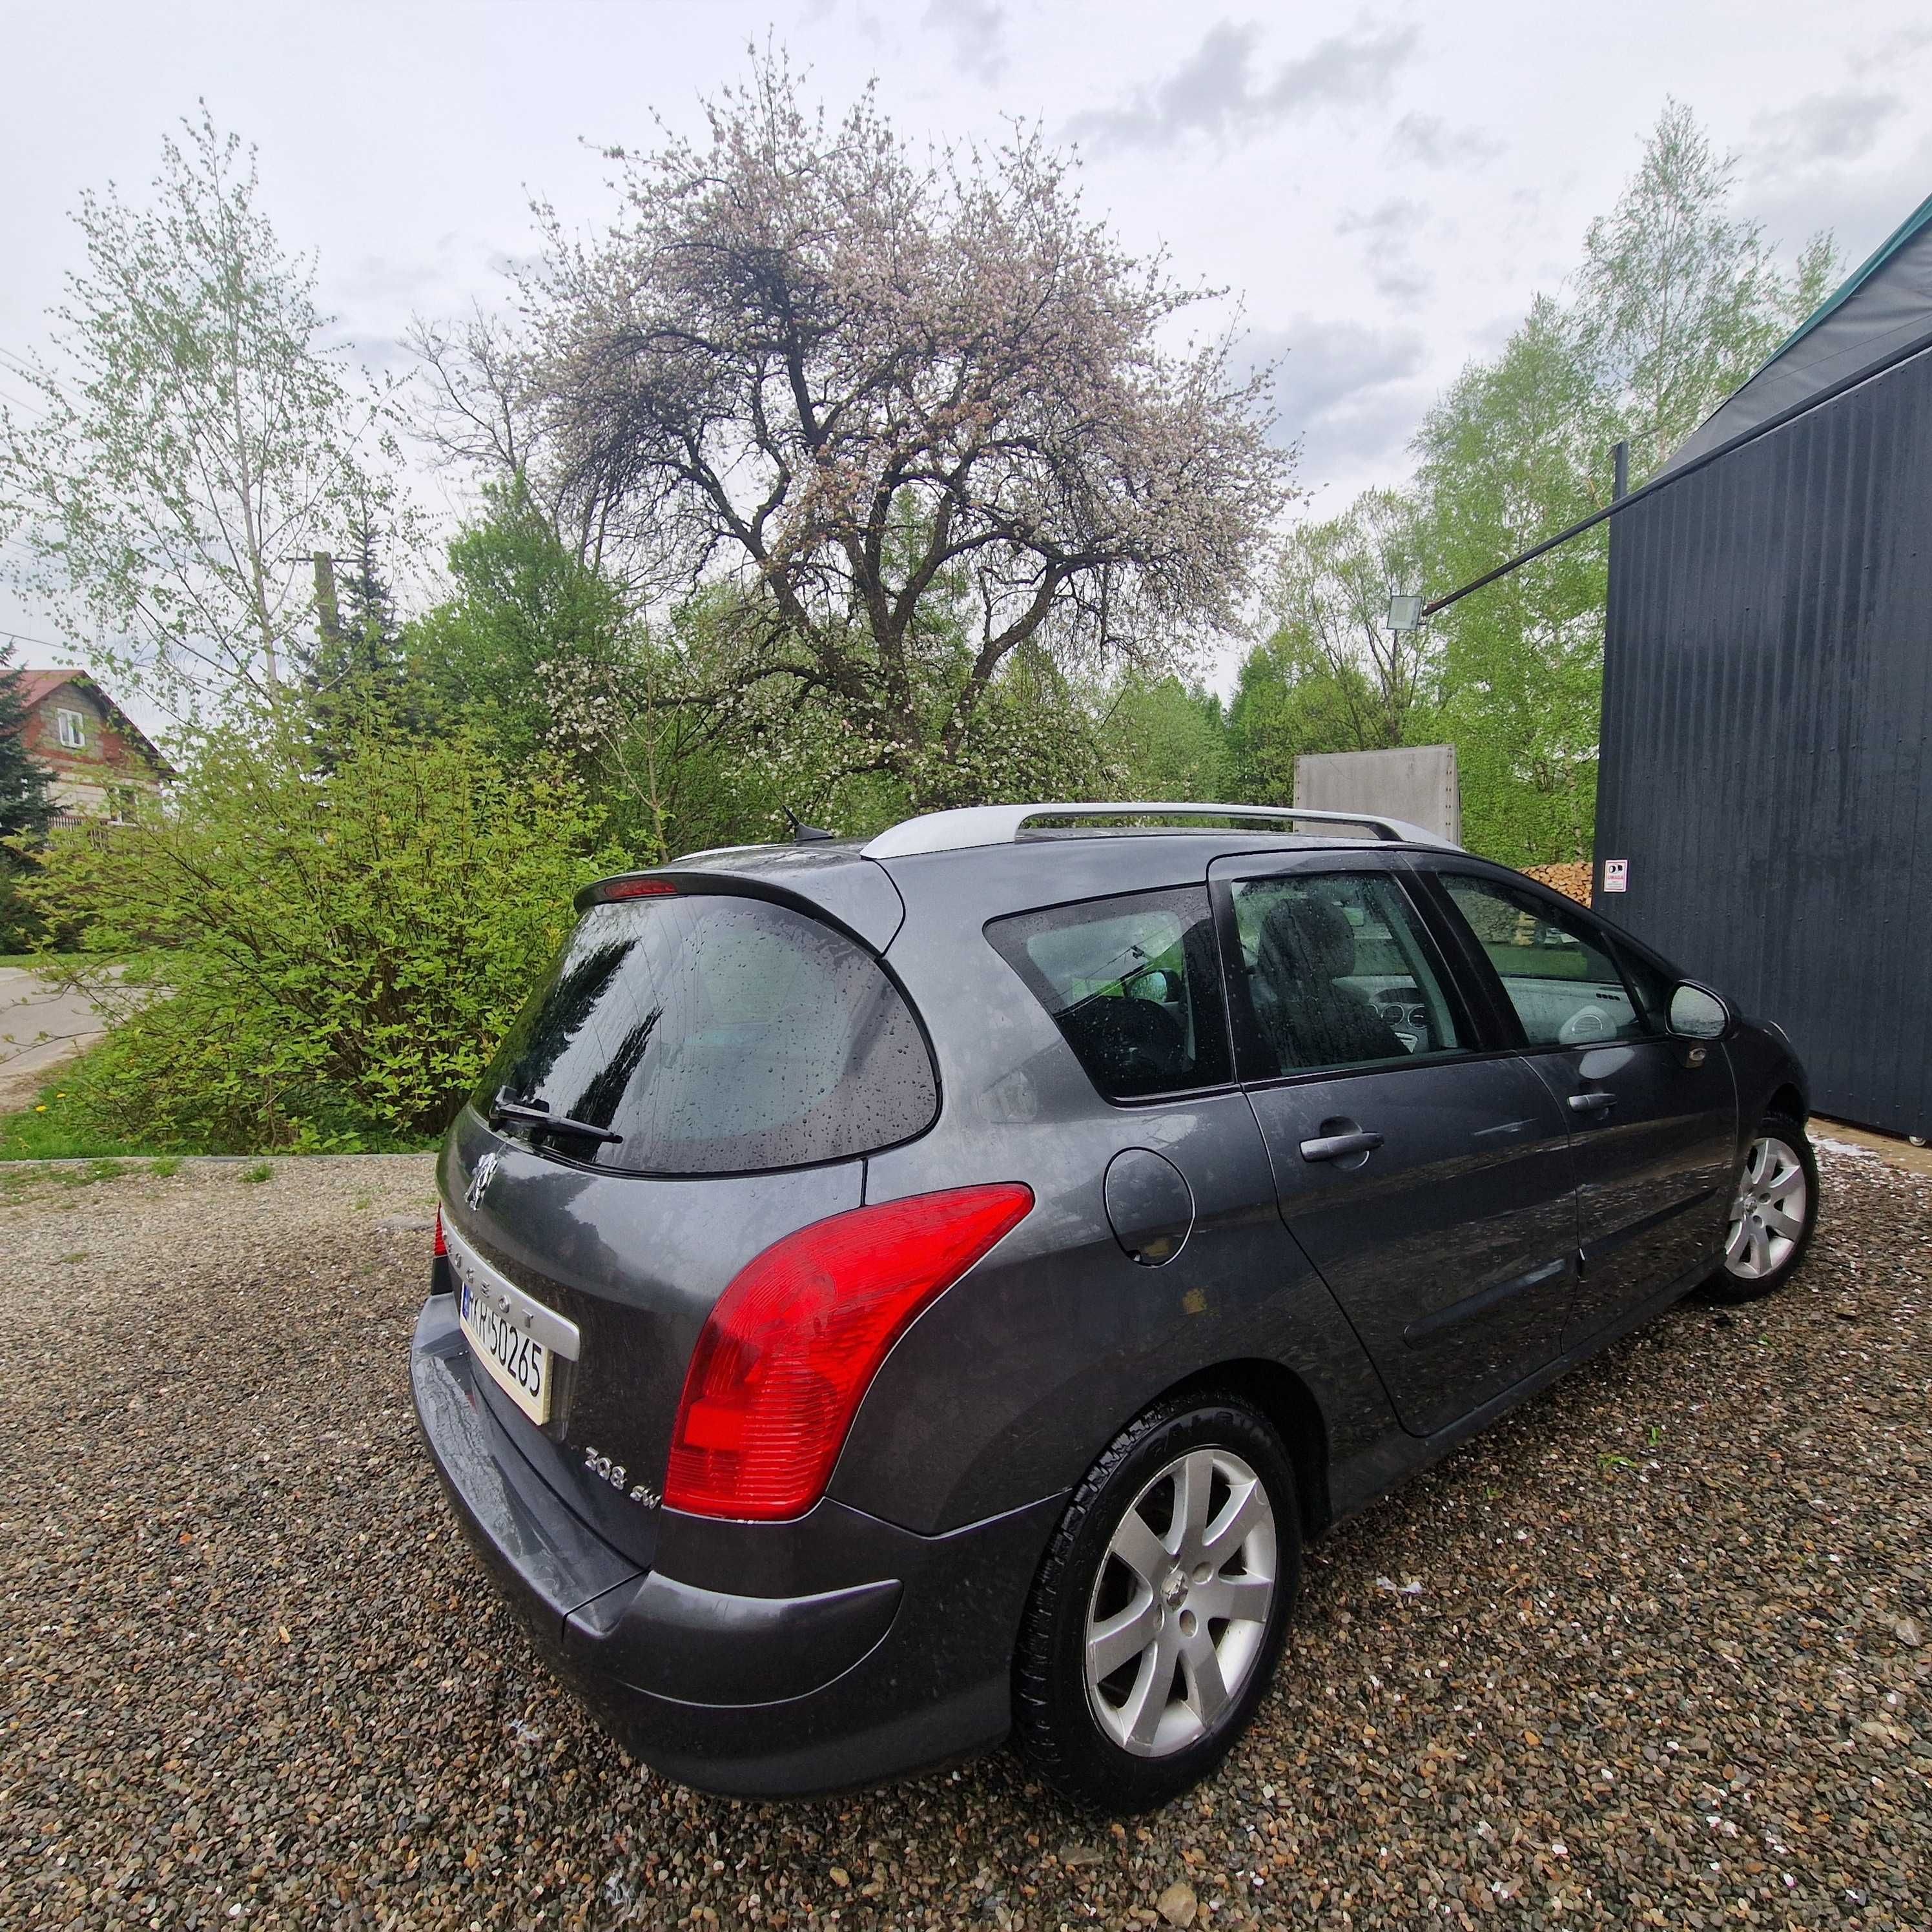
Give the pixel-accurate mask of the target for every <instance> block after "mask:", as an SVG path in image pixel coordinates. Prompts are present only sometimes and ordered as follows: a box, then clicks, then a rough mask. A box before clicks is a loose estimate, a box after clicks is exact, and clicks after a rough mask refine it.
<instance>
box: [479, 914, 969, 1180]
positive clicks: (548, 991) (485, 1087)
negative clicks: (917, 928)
mask: <svg viewBox="0 0 1932 1932" xmlns="http://www.w3.org/2000/svg"><path fill="white" fill-rule="evenodd" d="M499 1093H500V1094H502V1095H503V1096H504V1097H505V1098H506V1099H508V1100H515V1101H519V1102H522V1103H526V1104H531V1103H535V1104H540V1105H541V1106H544V1107H545V1108H547V1109H548V1111H549V1112H550V1113H551V1114H553V1115H567V1116H568V1117H569V1118H571V1119H572V1120H576V1121H584V1122H587V1123H588V1124H590V1125H591V1126H592V1127H604V1128H608V1129H610V1130H611V1131H612V1132H613V1133H618V1134H621V1135H622V1136H623V1138H622V1140H621V1141H617V1142H607V1143H604V1144H601V1145H600V1144H598V1143H596V1142H593V1141H592V1140H591V1139H589V1138H588V1137H586V1136H580V1135H572V1134H571V1133H568V1132H560V1133H541V1134H539V1135H538V1136H537V1141H538V1145H540V1146H541V1148H543V1149H544V1151H547V1152H550V1153H555V1154H561V1155H563V1156H565V1157H568V1158H569V1159H571V1160H579V1161H586V1162H589V1163H591V1164H592V1165H594V1166H598V1167H601V1168H610V1169H619V1170H622V1171H624V1172H631V1173H649V1174H741V1173H745V1172H752V1171H755V1170H759V1169H771V1168H781V1167H802V1166H807V1165H808V1164H810V1163H812V1162H814V1161H824V1160H841V1159H844V1158H846V1157H849V1156H850V1155H853V1154H868V1153H871V1152H872V1151H874V1150H876V1149H877V1148H883V1147H889V1146H891V1145H893V1144H894V1143H895V1142H898V1141H902V1140H906V1139H910V1137H911V1136H913V1135H914V1134H916V1133H922V1132H923V1131H924V1130H925V1129H926V1128H927V1127H929V1126H930V1125H931V1124H932V1120H933V1118H934V1116H935V1114H936V1113H937V1112H938V1106H939V1095H938V1085H937V1082H936V1081H935V1077H934V1074H933V1069H932V1056H931V1055H930V1053H929V1052H928V1050H927V1048H926V1041H925V1040H924V1038H923V1037H922V1035H921V1034H920V1032H919V1026H918V1024H917V1022H916V1021H915V1020H914V1019H913V1016H912V1014H911V1013H910V1010H908V1009H907V1006H906V1003H905V1001H904V998H902V997H901V995H900V994H899V992H898V989H897V988H896V987H895V986H893V984H892V982H891V980H889V979H887V978H886V975H885V974H884V972H883V971H882V970H881V969H880V966H879V965H878V962H877V961H876V960H875V959H873V958H872V957H871V956H870V955H869V954H868V953H866V952H865V950H863V949H862V947H859V946H857V945H856V944H853V941H850V940H849V939H847V938H845V937H844V935H842V934H840V933H838V932H834V931H832V929H831V928H830V927H829V926H824V925H821V924H820V922H818V921H817V919H810V918H808V917H806V916H805V914H803V913H798V912H794V911H793V910H790V908H789V907H785V906H781V905H774V904H771V903H770V902H769V901H766V900H763V899H754V898H738V897H735V896H726V895H716V894H703V895H689V896H686V895H679V896H677V897H675V898H649V899H638V900H632V901H628V902H623V903H618V904H609V905H599V906H593V907H592V908H591V909H590V910H589V912H587V913H586V914H585V915H584V916H583V922H582V923H581V924H580V925H579V926H578V927H577V930H576V931H575V932H574V933H573V934H572V935H571V938H570V942H569V944H568V945H567V946H566V947H565V949H564V952H563V956H562V959H559V961H558V962H557V964H556V968H555V970H554V971H553V972H552V973H551V974H550V978H549V979H548V980H547V982H546V983H544V985H543V986H541V987H540V988H539V989H538V991H537V992H536V993H535V995H534V996H533V997H532V999H531V1000H530V1002H529V1004H528V1005H527V1006H526V1007H524V1009H523V1011H522V1013H520V1014H519V1015H518V1016H517V1020H516V1023H515V1024H514V1025H513V1026H512V1027H511V1029H510V1032H509V1034H508V1037H507V1038H506V1039H505V1040H504V1042H503V1044H502V1047H501V1048H500V1049H499V1050H498V1052H497V1054H496V1058H495V1059H494V1060H493V1061H492V1062H491V1063H490V1068H489V1070H488V1072H487V1073H485V1074H484V1076H483V1079H482V1082H481V1085H479V1086H478V1088H477V1091H476V1097H475V1104H476V1106H477V1109H478V1111H479V1112H484V1113H487V1112H488V1111H489V1109H490V1105H491V1103H492V1102H493V1100H494V1099H495V1098H496V1096H497V1095H498V1094H499ZM514 1131H518V1132H521V1131H526V1130H523V1129H516V1130H514Z"/></svg>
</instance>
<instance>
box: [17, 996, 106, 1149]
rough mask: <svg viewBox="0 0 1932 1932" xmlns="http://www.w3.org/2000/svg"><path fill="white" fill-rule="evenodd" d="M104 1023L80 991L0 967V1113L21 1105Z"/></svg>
mask: <svg viewBox="0 0 1932 1932" xmlns="http://www.w3.org/2000/svg"><path fill="white" fill-rule="evenodd" d="M105 1024H106V1022H105V1020H104V1017H103V1016H102V1015H101V1013H100V1012H99V1010H98V1009H97V1008H96V1007H95V1005H94V1003H93V1002H92V1001H91V1000H89V999H88V998H87V997H86V995H84V994H81V993H78V992H73V991H72V990H71V989H68V988H65V987H63V986H62V985H61V984H60V983H59V982H58V980H53V979H51V978H49V977H45V976H43V975H42V974H37V973H30V972H28V971H26V970H25V969H24V968H20V967H18V966H0V1114H9V1113H13V1112H17V1111H18V1110H19V1109H20V1108H22V1107H24V1106H26V1105H27V1104H28V1103H29V1102H30V1101H31V1100H32V1099H33V1097H34V1095H35V1094H37V1092H38V1091H40V1088H42V1087H43V1086H44V1085H46V1081H47V1079H48V1076H49V1075H50V1074H51V1073H52V1072H53V1070H54V1069H55V1067H58V1066H59V1065H60V1064H61V1063H62V1061H65V1060H70V1059H71V1058H73V1057H74V1055H76V1054H77V1053H80V1052H84V1051H85V1050H86V1049H87V1048H88V1047H89V1046H92V1045H93V1044H94V1043H95V1041H96V1040H98V1039H99V1038H100V1037H101V1034H102V1032H103V1031H104V1028H105Z"/></svg>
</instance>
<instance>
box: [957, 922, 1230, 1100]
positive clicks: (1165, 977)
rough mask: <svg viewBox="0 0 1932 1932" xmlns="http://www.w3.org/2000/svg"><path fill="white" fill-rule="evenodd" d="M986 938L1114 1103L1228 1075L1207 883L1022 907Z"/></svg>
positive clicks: (1216, 1082)
mask: <svg viewBox="0 0 1932 1932" xmlns="http://www.w3.org/2000/svg"><path fill="white" fill-rule="evenodd" d="M986 937H987V938H989V940H991V941H992V943H993V945H994V947H995V949H996V950H998V953H999V954H1000V956H1001V958H1002V959H1004V960H1005V961H1006V962H1007V965H1010V966H1011V967H1012V968H1013V970H1014V971H1016V973H1018V974H1019V976H1020V977H1021V979H1022V980H1024V981H1025V983H1026V985H1027V986H1028V990H1029V991H1031V993H1032V994H1033V995H1034V998H1036V999H1037V1000H1038V1001H1040V1004H1041V1005H1042V1006H1043V1007H1045V1008H1046V1010H1047V1012H1048V1013H1049V1014H1051V1015H1052V1018H1053V1022H1054V1024H1055V1025H1056V1026H1057V1027H1058V1028H1059V1029H1060V1031H1061V1033H1062V1034H1064V1036H1065V1037H1066V1040H1067V1045H1068V1046H1070V1047H1072V1048H1073V1051H1074V1053H1075V1054H1076V1056H1077V1057H1078V1058H1079V1061H1080V1064H1081V1065H1082V1067H1085V1069H1086V1070H1087V1074H1088V1078H1089V1079H1091V1080H1092V1082H1094V1085H1095V1086H1096V1087H1097V1088H1099V1089H1100V1091H1101V1092H1102V1093H1103V1094H1105V1095H1106V1097H1108V1099H1109V1100H1142V1099H1145V1098H1146V1097H1148V1096H1149V1095H1151V1094H1173V1093H1181V1092H1185V1091H1189V1090H1190V1089H1193V1088H1202V1087H1216V1086H1222V1085H1226V1083H1227V1082H1229V1080H1230V1079H1232V1077H1233V1076H1232V1073H1231V1071H1230V1068H1229V1053H1228V1022H1227V1013H1226V1007H1225V1006H1224V1005H1223V1001H1222V998H1221V971H1220V962H1219V958H1218V956H1217V953H1216V951H1215V948H1214V925H1213V921H1212V919H1211V915H1210V913H1209V911H1208V894H1207V892H1206V889H1205V888H1204V887H1202V886H1176V887H1174V888H1172V889H1169V890H1167V891H1164V892H1133V893H1130V894H1128V895H1125V896H1124V897H1122V898H1110V899H1092V900H1089V901H1088V902H1087V903H1086V904H1084V905H1072V906H1055V907H1052V908H1051V909H1049V910H1047V911H1045V912H1030V913H1020V914H1019V915H1018V916H1016V917H1014V918H1011V919H995V921H994V922H992V925H990V926H988V927H987V929H986Z"/></svg>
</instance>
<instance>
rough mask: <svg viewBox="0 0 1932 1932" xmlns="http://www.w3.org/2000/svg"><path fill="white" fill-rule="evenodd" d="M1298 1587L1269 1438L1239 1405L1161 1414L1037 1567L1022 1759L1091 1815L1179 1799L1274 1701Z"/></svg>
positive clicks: (1064, 1520) (1022, 1704) (1116, 1460)
mask: <svg viewBox="0 0 1932 1932" xmlns="http://www.w3.org/2000/svg"><path fill="white" fill-rule="evenodd" d="M1190 1558H1191V1559H1192V1561H1191V1562H1190V1561H1186V1560H1185V1559H1190ZM1300 1581H1301V1517H1300V1511H1299V1510H1298V1506H1297V1502H1296V1491H1295V1471H1294V1467H1293V1465H1292V1463H1291V1462H1290V1460H1289V1454H1288V1451H1286V1449H1285V1448H1283V1445H1282V1440H1281V1438H1280V1436H1279V1435H1277V1433H1276V1432H1275V1430H1274V1427H1272V1425H1271V1424H1269V1423H1268V1421H1267V1420H1266V1419H1265V1418H1264V1417H1262V1415H1260V1414H1259V1413H1258V1412H1256V1410H1255V1409H1253V1408H1252V1407H1250V1406H1249V1405H1248V1404H1247V1403H1245V1402H1244V1401H1242V1400H1240V1399H1239V1398H1238V1397H1233V1396H1230V1395H1217V1394H1202V1393H1199V1392H1196V1393H1195V1394H1190V1395H1187V1396H1184V1397H1175V1398H1171V1399H1169V1400H1167V1401H1165V1402H1163V1403H1158V1404H1157V1405H1156V1406H1154V1408H1153V1409H1149V1410H1148V1412H1147V1413H1146V1414H1145V1415H1142V1416H1141V1417H1139V1418H1138V1419H1137V1420H1136V1421H1134V1422H1133V1423H1130V1424H1129V1425H1128V1426H1127V1427H1126V1428H1125V1429H1124V1430H1122V1431H1121V1433H1120V1434H1119V1435H1118V1436H1116V1437H1115V1439H1114V1441H1113V1442H1112V1443H1110V1444H1109V1445H1108V1448H1107V1449H1106V1453H1105V1454H1103V1455H1102V1457H1100V1460H1099V1461H1098V1462H1097V1463H1095V1464H1094V1466H1093V1468H1092V1469H1091V1470H1089V1471H1088V1473H1087V1475H1086V1477H1085V1479H1084V1480H1083V1481H1082V1483H1081V1484H1080V1485H1079V1487H1078V1488H1077V1489H1076V1490H1075V1491H1074V1493H1073V1498H1072V1499H1071V1500H1070V1502H1069V1503H1068V1504H1067V1511H1066V1514H1064V1516H1063V1517H1061V1520H1060V1525H1059V1527H1058V1529H1056V1530H1055V1532H1054V1536H1053V1540H1052V1542H1051V1543H1050V1544H1049V1545H1048V1547H1047V1551H1046V1556H1044V1557H1043V1559H1042V1560H1041V1562H1040V1571H1039V1574H1038V1575H1037V1577H1036V1578H1035V1579H1034V1587H1033V1594H1032V1596H1031V1598H1030V1599H1029V1600H1028V1605H1027V1610H1026V1614H1025V1618H1024V1619H1022V1625H1021V1631H1020V1640H1019V1649H1018V1651H1017V1653H1016V1657H1015V1661H1014V1686H1013V1692H1014V1694H1013V1706H1014V1727H1015V1731H1016V1738H1017V1741H1018V1742H1019V1746H1020V1748H1021V1750H1022V1752H1023V1753H1024V1754H1025V1756H1026V1757H1027V1758H1028V1760H1030V1761H1031V1763H1032V1765H1033V1766H1034V1769H1037V1771H1038V1772H1039V1773H1040V1775H1041V1776H1042V1777H1043V1778H1045V1779H1046V1781H1048V1782H1049V1784H1052V1785H1053V1786H1054V1787H1055V1789H1056V1790H1058V1791H1059V1792H1060V1793H1061V1794H1062V1795H1063V1796H1065V1797H1067V1798H1069V1799H1072V1800H1073V1802H1075V1803H1076V1805H1082V1806H1084V1807H1086V1808H1089V1809H1092V1810H1096V1811H1104V1812H1110V1813H1123V1814H1131V1813H1133V1812H1137V1811H1148V1810H1151V1808H1153V1807H1154V1806H1156V1805H1161V1804H1164V1803H1165V1802H1166V1801H1167V1800H1168V1799H1170V1798H1172V1797H1174V1796H1176V1795H1177V1794H1178V1793H1181V1792H1183V1791H1184V1790H1187V1788H1188V1787H1189V1786H1190V1785H1192V1784H1196V1782H1198V1781H1199V1780H1200V1779H1201V1778H1203V1777H1205V1775H1207V1774H1208V1772H1210V1771H1211V1770H1212V1769H1214V1766H1216V1765H1217V1764H1218V1763H1220V1761H1221V1760H1222V1758H1223V1757H1225V1756H1226V1754H1227V1753H1228V1751H1229V1748H1231V1747H1232V1745H1233V1744H1234V1742H1235V1739H1238V1737H1239V1736H1241V1733H1242V1732H1243V1731H1244V1730H1245V1729H1246V1728H1247V1724H1248V1721H1249V1720H1250V1718H1252V1717H1253V1715H1254V1712H1255V1709H1256V1706H1258V1705H1259V1703H1260V1702H1261V1700H1262V1698H1263V1697H1265V1695H1266V1694H1267V1692H1268V1684H1269V1682H1270V1680H1271V1678H1272V1677H1273V1676H1274V1667H1275V1663H1276V1660H1277V1658H1278V1657H1279V1656H1280V1652H1281V1646H1282V1643H1283V1638H1284V1637H1285V1636H1286V1631H1287V1627H1288V1618H1289V1611H1290V1610H1291V1609H1292V1607H1293V1604H1294V1601H1295V1592H1296V1589H1297V1587H1298V1584H1299V1583H1300ZM1217 1613H1228V1614H1223V1615H1217ZM1231 1680H1232V1681H1231Z"/></svg>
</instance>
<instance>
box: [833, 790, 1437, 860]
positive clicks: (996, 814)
mask: <svg viewBox="0 0 1932 1932" xmlns="http://www.w3.org/2000/svg"><path fill="white" fill-rule="evenodd" d="M1056 818H1060V819H1068V818H1079V819H1090V818H1166V819H1173V820H1178V821H1179V823H1178V825H1177V827H1176V829H1187V821H1189V820H1192V819H1208V818H1234V819H1241V820H1255V821H1257V822H1259V823H1265V824H1268V826H1270V827H1271V829H1276V830H1279V831H1282V832H1292V831H1293V830H1294V829H1295V826H1297V825H1304V824H1305V825H1316V826H1324V825H1353V826H1361V827H1362V828H1363V829H1365V830H1367V831H1369V832H1373V834H1374V835H1375V836H1376V838H1382V839H1391V840H1400V841H1403V843H1405V844H1413V845H1433V846H1435V847H1438V848H1439V850H1444V851H1449V852H1455V851H1460V850H1461V849H1462V848H1461V847H1460V846H1457V845H1452V844H1450V842H1449V841H1448V839H1446V838H1438V837H1437V836H1436V834H1435V833H1434V832H1425V831H1424V829H1422V827H1421V826H1419V825H1411V824H1409V823H1406V821H1404V820H1402V819H1400V818H1384V817H1381V816H1380V815H1379V814H1376V813H1373V812H1364V811H1302V810H1299V809H1298V808H1295V807H1293V806H1291V805H1199V804H1195V803H1192V802H1190V803H1184V804H1175V803H1172V802H1160V801H1152V802H1150V801H1148V800H1145V799H1144V800H1142V801H1140V802H1130V803H1127V804H1124V805H1122V804H1095V803H1093V802H1088V803H1086V804H1079V803H1061V804H1053V805H1039V804H1036V805H962V806H960V807H959V808H957V809H956V810H954V811H929V812H926V813H925V814H923V815H922V816H921V817H918V818H907V819H904V820H901V822H900V823H898V824H897V825H895V826H890V827H889V828H888V829H886V830H885V831H883V832H880V834H879V835H878V836H877V838H874V839H873V840H871V842H870V843H869V844H866V845H865V846H864V847H862V850H863V852H864V854H865V856H866V857H867V858H868V859H904V858H910V856H913V854H914V853H920V852H959V851H964V850H967V849H968V848H969V847H973V846H978V845H1010V844H1013V843H1015V842H1016V841H1017V840H1018V839H1019V837H1020V835H1021V833H1022V831H1024V830H1025V828H1026V827H1028V826H1031V825H1033V824H1034V823H1036V822H1037V821H1040V820H1052V819H1056Z"/></svg>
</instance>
